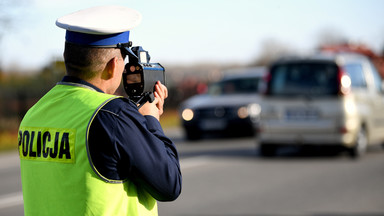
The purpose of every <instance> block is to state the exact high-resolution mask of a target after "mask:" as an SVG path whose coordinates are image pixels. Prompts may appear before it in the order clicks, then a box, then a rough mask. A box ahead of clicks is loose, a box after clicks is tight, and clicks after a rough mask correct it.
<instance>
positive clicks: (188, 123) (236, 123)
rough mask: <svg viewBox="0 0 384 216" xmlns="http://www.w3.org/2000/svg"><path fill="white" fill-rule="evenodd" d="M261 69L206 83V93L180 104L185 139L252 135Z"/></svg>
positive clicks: (255, 118)
mask: <svg viewBox="0 0 384 216" xmlns="http://www.w3.org/2000/svg"><path fill="white" fill-rule="evenodd" d="M263 76H264V71H261V70H256V71H252V73H247V74H239V75H232V76H227V77H225V78H224V79H222V80H221V81H219V82H216V83H213V84H212V85H210V86H209V88H208V92H207V93H206V94H202V95H196V96H193V97H191V98H189V99H188V100H186V101H184V102H183V103H182V104H181V109H180V116H181V119H182V126H183V128H184V130H185V134H186V138H187V139H189V140H196V139H199V138H201V137H202V136H203V135H204V134H206V133H217V132H221V133H222V134H226V135H235V134H244V135H253V134H254V132H255V128H254V127H255V124H256V123H257V121H258V120H259V114H260V105H259V104H260V95H259V83H260V81H261V79H262V77H263Z"/></svg>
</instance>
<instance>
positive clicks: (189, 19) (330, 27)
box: [0, 0, 384, 70]
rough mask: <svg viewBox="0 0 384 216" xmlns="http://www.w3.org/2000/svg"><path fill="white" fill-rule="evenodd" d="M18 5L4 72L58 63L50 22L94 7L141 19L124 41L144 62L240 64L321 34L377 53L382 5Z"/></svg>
mask: <svg viewBox="0 0 384 216" xmlns="http://www.w3.org/2000/svg"><path fill="white" fill-rule="evenodd" d="M7 1H14V0H0V5H1V4H3V5H4V2H7ZM19 1H20V2H21V4H20V6H18V7H13V8H11V10H8V11H7V13H9V14H11V18H12V22H11V24H10V26H9V28H8V27H7V30H6V31H3V32H4V33H3V37H1V41H0V58H1V59H0V60H1V61H0V63H1V66H2V68H5V69H6V70H7V69H10V68H12V69H14V68H17V69H22V70H24V69H25V70H34V69H38V68H40V67H43V66H45V65H47V64H49V62H51V61H53V60H62V53H63V48H64V38H65V30H63V29H61V28H59V27H57V26H56V25H55V21H56V19H57V18H59V17H61V16H63V15H66V14H69V13H72V12H75V11H78V10H80V9H84V8H88V7H93V6H100V5H121V6H127V7H131V8H133V9H136V10H138V11H139V12H140V13H141V14H142V16H143V20H142V22H141V24H140V25H139V26H138V27H136V28H135V29H133V30H131V33H130V40H131V41H132V42H133V45H134V46H139V45H140V46H142V47H143V48H144V49H145V50H147V51H149V54H150V55H151V61H152V62H160V63H165V64H178V65H180V64H197V63H201V62H204V63H210V62H215V63H220V64H229V63H239V64H247V63H250V62H251V61H252V60H254V59H256V58H257V57H258V56H259V55H260V54H261V52H262V51H263V44H264V43H265V42H266V41H277V42H278V43H280V44H283V45H284V46H287V47H289V48H290V49H292V50H295V51H297V52H310V51H312V50H313V49H314V48H315V47H316V45H318V43H319V41H320V38H321V37H320V36H321V35H324V32H331V35H332V34H334V35H339V36H342V37H345V38H346V39H348V40H349V41H351V42H358V43H364V44H366V45H367V46H368V47H370V48H371V49H373V50H374V51H376V52H382V50H384V14H383V12H382V11H383V9H384V1H383V0H193V1H192V0H183V1H181V0H19ZM3 11H4V10H3ZM0 12H1V10H0Z"/></svg>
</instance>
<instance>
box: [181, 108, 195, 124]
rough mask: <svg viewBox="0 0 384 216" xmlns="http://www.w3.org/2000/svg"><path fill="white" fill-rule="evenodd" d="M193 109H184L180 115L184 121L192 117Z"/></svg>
mask: <svg viewBox="0 0 384 216" xmlns="http://www.w3.org/2000/svg"><path fill="white" fill-rule="evenodd" d="M193 115H194V113H193V110H191V109H184V110H183V112H182V113H181V117H182V118H183V119H184V121H191V120H192V119H193Z"/></svg>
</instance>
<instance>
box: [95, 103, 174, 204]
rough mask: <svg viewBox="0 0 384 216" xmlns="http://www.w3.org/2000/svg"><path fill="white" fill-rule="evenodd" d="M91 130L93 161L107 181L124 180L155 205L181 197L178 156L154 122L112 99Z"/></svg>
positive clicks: (150, 118) (99, 114)
mask: <svg viewBox="0 0 384 216" xmlns="http://www.w3.org/2000/svg"><path fill="white" fill-rule="evenodd" d="M90 130H91V131H90V144H89V146H90V153H91V157H92V158H95V157H96V158H97V159H92V160H93V161H96V162H95V167H96V168H97V169H98V170H99V172H101V173H102V174H103V175H105V176H106V177H107V178H111V179H126V178H127V179H128V180H130V181H133V182H134V183H135V184H136V185H137V186H138V187H141V188H144V189H145V190H146V191H147V192H148V193H150V194H151V195H152V196H153V197H154V198H155V199H156V200H158V201H173V200H175V199H176V198H177V197H178V196H179V195H180V193H181V185H182V176H181V172H180V164H179V157H178V152H177V150H176V146H175V144H174V143H173V142H172V141H171V140H170V139H169V138H168V137H166V136H165V135H164V132H163V130H162V128H161V125H160V123H159V121H158V120H157V119H156V118H154V117H152V116H142V115H141V114H140V113H139V112H138V110H137V108H136V106H134V105H133V104H132V103H130V102H126V101H124V103H122V100H120V99H115V100H112V101H111V102H109V103H108V104H107V105H106V106H104V107H103V109H102V110H101V111H100V112H99V113H98V114H97V116H96V118H95V120H94V122H93V123H92V125H91V129H90ZM91 136H94V137H91ZM100 142H103V143H104V144H103V145H100V144H97V143H100ZM92 145H93V146H92ZM95 146H98V147H95ZM92 149H93V150H92Z"/></svg>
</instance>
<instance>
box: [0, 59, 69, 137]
mask: <svg viewBox="0 0 384 216" xmlns="http://www.w3.org/2000/svg"><path fill="white" fill-rule="evenodd" d="M64 74H65V66H64V62H61V61H55V62H52V63H51V64H50V65H49V66H47V67H44V68H43V69H41V70H40V71H39V72H37V73H25V72H24V73H23V72H3V71H1V70H0V104H1V106H0V133H1V132H4V131H17V128H18V124H19V122H20V120H21V119H22V118H23V116H24V115H25V113H26V112H27V110H28V109H29V108H30V107H31V106H32V105H33V104H35V103H36V102H37V100H38V99H40V98H41V97H42V96H43V95H44V94H45V93H46V92H47V91H48V90H49V89H51V88H52V87H53V86H54V85H55V84H56V83H57V82H58V81H59V80H60V79H61V78H62V77H63V75H64Z"/></svg>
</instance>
